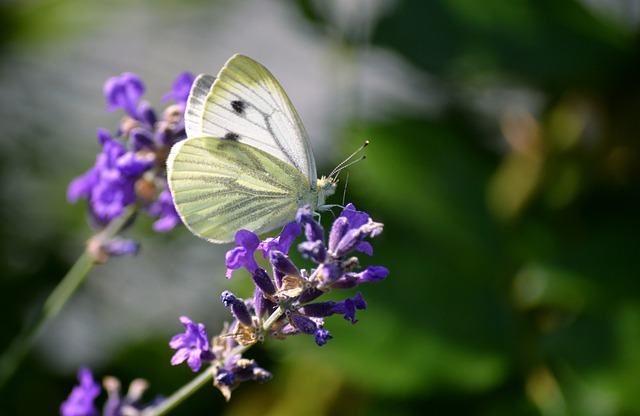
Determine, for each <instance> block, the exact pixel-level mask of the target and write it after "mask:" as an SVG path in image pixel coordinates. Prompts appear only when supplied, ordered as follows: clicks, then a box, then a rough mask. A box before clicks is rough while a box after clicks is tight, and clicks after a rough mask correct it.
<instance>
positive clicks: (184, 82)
mask: <svg viewBox="0 0 640 416" xmlns="http://www.w3.org/2000/svg"><path fill="white" fill-rule="evenodd" d="M195 78H196V77H195V76H194V75H193V74H192V73H191V72H186V71H185V72H182V73H180V74H179V75H178V76H177V77H176V79H175V81H173V88H172V89H171V92H170V93H168V94H167V95H165V96H164V97H162V101H169V100H175V101H176V104H178V105H179V106H180V107H181V108H183V109H184V107H185V105H186V104H187V98H189V92H190V91H191V85H192V84H193V81H194V80H195Z"/></svg>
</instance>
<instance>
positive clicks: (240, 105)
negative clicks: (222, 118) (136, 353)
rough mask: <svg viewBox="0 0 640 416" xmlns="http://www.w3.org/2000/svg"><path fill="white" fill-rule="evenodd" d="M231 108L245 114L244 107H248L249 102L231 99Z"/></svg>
mask: <svg viewBox="0 0 640 416" xmlns="http://www.w3.org/2000/svg"><path fill="white" fill-rule="evenodd" d="M231 108H233V111H235V112H236V113H238V114H240V115H243V114H244V109H245V108H247V103H246V102H244V101H241V100H233V101H231Z"/></svg>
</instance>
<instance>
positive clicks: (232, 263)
mask: <svg viewBox="0 0 640 416" xmlns="http://www.w3.org/2000/svg"><path fill="white" fill-rule="evenodd" d="M259 244H260V239H259V238H258V236H257V235H255V234H254V233H252V232H251V231H247V230H240V231H238V232H237V233H236V247H235V248H233V249H231V250H229V251H228V252H227V255H226V263H227V274H226V276H227V279H230V278H231V274H232V273H233V271H234V270H238V269H239V268H241V267H244V268H245V269H247V270H248V271H249V273H251V274H253V273H255V271H256V270H257V269H258V267H259V266H258V263H257V262H256V259H255V258H254V253H255V252H256V250H257V249H258V245H259Z"/></svg>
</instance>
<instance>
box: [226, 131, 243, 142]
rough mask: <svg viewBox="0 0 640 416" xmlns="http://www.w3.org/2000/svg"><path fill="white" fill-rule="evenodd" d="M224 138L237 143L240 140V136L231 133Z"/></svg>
mask: <svg viewBox="0 0 640 416" xmlns="http://www.w3.org/2000/svg"><path fill="white" fill-rule="evenodd" d="M224 138H225V139H227V140H233V141H234V142H237V141H238V139H240V136H238V135H237V134H236V133H232V132H229V133H227V134H225V135H224Z"/></svg>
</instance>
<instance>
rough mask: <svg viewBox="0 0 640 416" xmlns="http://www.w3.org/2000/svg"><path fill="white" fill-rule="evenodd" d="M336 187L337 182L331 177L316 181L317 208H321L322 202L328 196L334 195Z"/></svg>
mask: <svg viewBox="0 0 640 416" xmlns="http://www.w3.org/2000/svg"><path fill="white" fill-rule="evenodd" d="M337 185H338V180H337V179H336V178H332V177H325V176H323V177H322V178H320V179H318V188H317V189H318V204H317V205H316V206H317V207H321V206H323V205H324V201H325V200H326V199H327V197H328V196H329V195H333V194H334V193H336V187H337Z"/></svg>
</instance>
